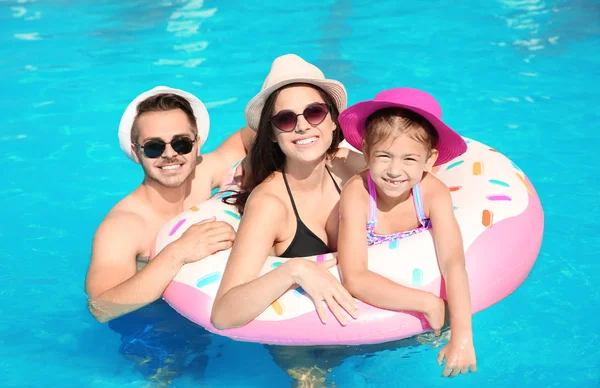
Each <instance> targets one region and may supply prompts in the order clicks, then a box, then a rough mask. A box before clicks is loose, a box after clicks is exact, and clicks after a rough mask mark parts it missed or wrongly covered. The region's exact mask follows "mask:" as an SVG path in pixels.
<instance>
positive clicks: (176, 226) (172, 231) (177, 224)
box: [169, 218, 185, 236]
mask: <svg viewBox="0 0 600 388" xmlns="http://www.w3.org/2000/svg"><path fill="white" fill-rule="evenodd" d="M184 222H185V218H184V219H182V220H179V222H177V223H176V224H175V226H174V227H173V229H171V233H169V236H172V235H174V234H175V232H177V229H179V227H180V226H181V225H183V223H184Z"/></svg>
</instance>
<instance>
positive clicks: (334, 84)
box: [244, 78, 348, 131]
mask: <svg viewBox="0 0 600 388" xmlns="http://www.w3.org/2000/svg"><path fill="white" fill-rule="evenodd" d="M296 83H303V84H310V85H315V86H317V87H319V88H321V89H323V90H324V91H325V92H326V93H327V94H329V95H330V96H331V98H332V99H333V101H334V102H335V106H336V107H337V109H338V111H339V112H342V111H343V110H344V109H346V106H347V105H348V97H347V94H346V88H344V85H342V84H341V83H340V82H338V81H335V80H330V79H315V78H292V79H286V80H283V81H280V82H277V83H275V84H273V85H271V86H269V87H268V88H265V89H264V90H261V91H260V93H258V94H257V95H256V96H254V97H253V98H252V99H251V100H250V102H248V105H246V110H245V112H244V115H245V117H246V123H247V124H248V126H249V127H250V128H251V129H253V130H254V131H256V130H258V124H259V123H260V115H261V113H262V110H263V107H264V106H265V102H266V101H267V99H268V98H269V96H270V95H271V94H272V93H273V92H274V91H276V90H277V89H279V88H281V87H283V86H286V85H290V84H296Z"/></svg>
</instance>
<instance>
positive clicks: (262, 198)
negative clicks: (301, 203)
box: [244, 172, 287, 215]
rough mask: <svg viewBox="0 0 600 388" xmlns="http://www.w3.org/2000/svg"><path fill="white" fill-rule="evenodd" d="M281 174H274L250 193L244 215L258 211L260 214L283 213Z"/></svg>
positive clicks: (283, 199) (285, 207)
mask: <svg viewBox="0 0 600 388" xmlns="http://www.w3.org/2000/svg"><path fill="white" fill-rule="evenodd" d="M283 186H284V183H283V179H282V176H281V173H279V172H274V173H273V174H271V176H269V177H268V178H267V179H265V180H264V181H263V182H262V183H261V184H259V185H258V186H256V187H255V188H254V190H252V192H251V193H250V196H249V197H248V201H247V202H246V208H245V210H244V213H247V212H248V211H249V210H253V209H258V210H260V211H262V212H265V211H266V212H269V213H274V215H275V213H285V212H286V211H287V206H286V203H285V197H284V194H285V188H284V187H283Z"/></svg>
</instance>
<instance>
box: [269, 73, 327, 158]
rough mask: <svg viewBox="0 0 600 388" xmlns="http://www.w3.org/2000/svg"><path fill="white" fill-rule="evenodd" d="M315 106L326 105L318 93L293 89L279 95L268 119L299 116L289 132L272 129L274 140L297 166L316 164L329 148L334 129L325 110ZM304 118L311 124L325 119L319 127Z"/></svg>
mask: <svg viewBox="0 0 600 388" xmlns="http://www.w3.org/2000/svg"><path fill="white" fill-rule="evenodd" d="M316 104H325V101H323V98H322V97H321V95H320V94H319V92H317V91H316V90H315V89H313V88H311V87H310V86H300V85H299V86H292V87H289V88H286V89H283V90H282V91H281V92H279V95H278V96H277V100H276V101H275V105H274V107H273V115H272V116H271V117H274V116H275V115H278V114H282V112H283V113H285V111H290V112H293V114H295V115H299V116H297V118H296V119H297V123H296V125H295V126H294V128H293V129H291V130H290V131H288V132H286V131H282V130H281V129H279V128H277V127H276V126H275V125H271V126H272V128H273V135H274V138H275V140H276V141H277V143H278V144H279V147H280V148H281V151H283V153H284V154H285V156H286V158H288V159H294V160H297V161H300V162H314V161H318V160H320V159H322V158H323V157H324V156H325V154H326V153H327V150H328V149H329V147H330V146H331V142H332V140H333V131H335V130H336V125H335V124H334V122H333V120H332V118H331V113H329V112H328V111H327V112H323V109H325V110H327V109H328V108H327V107H324V106H323V105H316ZM307 107H308V108H309V109H307ZM319 109H321V111H319ZM305 115H306V116H308V120H310V121H312V122H315V121H318V120H319V119H320V118H321V117H324V118H323V121H321V122H320V123H318V124H311V123H310V122H309V121H307V117H305Z"/></svg>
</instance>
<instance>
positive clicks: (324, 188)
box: [212, 55, 364, 377]
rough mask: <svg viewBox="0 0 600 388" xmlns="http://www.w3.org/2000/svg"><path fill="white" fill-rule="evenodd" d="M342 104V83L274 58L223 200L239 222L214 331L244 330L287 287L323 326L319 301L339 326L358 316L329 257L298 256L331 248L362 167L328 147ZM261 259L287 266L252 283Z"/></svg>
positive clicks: (289, 59) (300, 63)
mask: <svg viewBox="0 0 600 388" xmlns="http://www.w3.org/2000/svg"><path fill="white" fill-rule="evenodd" d="M346 102H347V97H346V91H345V89H344V87H343V86H342V84H340V83H339V82H337V81H334V80H327V79H325V77H324V75H323V73H322V72H321V71H320V70H319V69H318V68H317V67H315V66H314V65H312V64H309V63H307V62H306V61H304V60H303V59H302V58H300V57H298V56H296V55H284V56H282V57H279V58H277V59H275V61H274V62H273V65H272V67H271V71H270V73H269V75H268V76H267V79H266V80H265V83H264V85H263V88H262V90H261V92H260V93H259V94H258V95H257V96H256V97H254V98H253V99H252V100H251V101H250V102H249V103H248V106H247V107H246V112H245V113H246V121H247V123H248V126H249V127H250V128H252V129H254V130H255V131H256V132H257V133H256V138H255V141H254V144H253V146H252V148H251V150H250V151H249V163H248V164H249V166H248V167H249V169H248V170H249V171H246V173H245V178H244V184H243V189H244V191H243V192H241V193H239V194H237V195H235V196H231V197H229V198H228V199H229V200H231V199H233V200H234V203H235V205H236V206H237V207H238V210H239V211H240V213H243V217H242V221H241V223H240V225H239V228H238V231H237V235H236V240H235V242H234V244H233V248H232V250H231V255H230V256H229V260H228V262H227V267H226V268H225V273H224V274H223V279H222V281H221V285H220V287H219V291H218V293H217V296H216V298H215V302H214V305H213V311H212V322H213V324H214V325H215V326H216V327H218V328H220V329H226V328H232V327H239V326H243V325H245V324H247V323H248V322H250V321H252V320H253V319H255V318H256V317H257V316H258V315H259V314H260V313H262V312H263V311H264V310H265V309H266V308H267V307H269V305H270V304H271V303H272V302H273V301H274V300H275V299H277V298H279V297H280V296H281V295H283V293H285V292H286V291H287V290H288V289H289V288H290V287H295V286H301V287H302V288H303V289H304V290H305V291H306V293H307V294H308V295H309V296H310V297H311V298H312V300H313V303H314V304H315V308H316V310H317V314H318V316H319V318H320V319H321V320H322V322H323V323H324V324H325V323H326V317H327V314H326V311H325V308H326V307H325V306H324V304H326V305H327V307H328V308H329V309H330V310H331V312H332V313H333V314H334V316H335V317H336V318H337V320H338V321H339V322H340V323H341V324H342V325H344V324H346V323H347V322H348V320H349V319H352V318H357V317H358V311H357V309H356V303H355V301H354V299H353V298H352V297H351V296H350V294H349V293H348V292H347V291H346V289H345V288H344V287H342V285H341V284H340V282H339V281H338V280H337V279H336V278H335V277H334V276H333V275H332V274H331V273H329V271H328V268H331V267H332V266H334V265H335V260H330V261H328V262H324V263H315V262H311V261H307V260H304V259H301V258H298V257H303V256H311V255H318V254H323V253H328V252H334V251H336V250H337V232H338V201H339V198H340V187H342V186H343V185H344V184H345V183H346V181H347V180H349V179H350V178H351V177H352V176H353V175H354V174H355V173H357V172H358V171H359V170H360V169H362V168H364V158H363V156H362V155H361V154H359V153H356V152H353V151H350V150H349V149H345V148H342V149H338V145H339V144H340V142H341V141H342V140H343V135H342V131H341V129H340V126H339V124H338V115H339V112H340V111H341V110H343V109H345V108H346ZM269 255H273V256H280V257H292V258H293V259H291V260H288V261H286V262H285V263H284V264H282V265H280V266H279V267H278V268H276V269H274V270H272V271H270V272H268V273H266V274H264V275H262V276H259V273H260V270H261V269H262V267H263V265H264V263H265V261H266V259H267V256H269ZM350 317H352V318H350ZM330 324H332V323H330ZM272 348H275V347H272ZM312 349H314V348H312ZM280 355H281V354H280ZM309 358H312V357H309ZM284 359H285V357H276V362H279V363H280V364H281V363H282V362H285V360H284ZM288 359H289V358H288ZM282 360H284V361H282ZM306 366H310V365H306ZM331 366H332V365H331ZM288 373H289V374H290V375H292V376H294V375H297V374H298V372H295V371H288ZM296 377H298V376H296Z"/></svg>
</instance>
